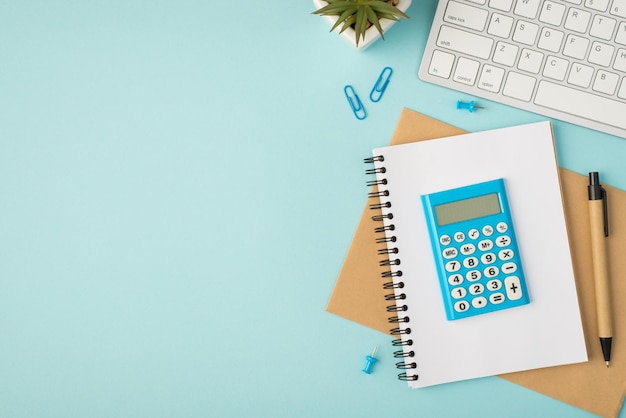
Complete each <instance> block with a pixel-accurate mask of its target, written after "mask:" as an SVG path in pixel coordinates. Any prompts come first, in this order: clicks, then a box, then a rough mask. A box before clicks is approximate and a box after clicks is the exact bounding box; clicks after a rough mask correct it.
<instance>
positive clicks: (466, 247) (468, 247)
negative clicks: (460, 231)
mask: <svg viewBox="0 0 626 418" xmlns="http://www.w3.org/2000/svg"><path fill="white" fill-rule="evenodd" d="M474 251H476V246H475V245H474V244H463V245H462V246H461V254H463V255H470V254H474Z"/></svg>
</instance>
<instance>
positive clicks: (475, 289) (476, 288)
mask: <svg viewBox="0 0 626 418" xmlns="http://www.w3.org/2000/svg"><path fill="white" fill-rule="evenodd" d="M484 291H485V286H483V285H482V284H480V283H474V284H473V285H471V286H470V287H469V292H470V293H471V294H472V295H480V294H481V293H483V292H484Z"/></svg>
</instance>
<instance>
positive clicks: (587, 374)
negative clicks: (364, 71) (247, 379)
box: [326, 109, 626, 417]
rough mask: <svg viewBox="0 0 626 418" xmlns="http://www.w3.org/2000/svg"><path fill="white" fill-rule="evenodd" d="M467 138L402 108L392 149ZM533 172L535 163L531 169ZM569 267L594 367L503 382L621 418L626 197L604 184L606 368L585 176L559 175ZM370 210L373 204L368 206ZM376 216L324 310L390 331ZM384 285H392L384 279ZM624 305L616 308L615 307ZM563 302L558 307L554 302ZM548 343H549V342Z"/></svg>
mask: <svg viewBox="0 0 626 418" xmlns="http://www.w3.org/2000/svg"><path fill="white" fill-rule="evenodd" d="M462 133H465V132H464V131H463V130H461V129H458V128H455V127H453V126H450V125H447V124H445V123H443V122H440V121H438V120H435V119H432V118H430V117H427V116H425V115H422V114H419V113H416V112H414V111H411V110H409V109H403V111H402V113H401V115H400V120H399V122H398V125H397V126H396V130H395V132H394V134H393V136H392V139H391V145H396V144H403V143H407V142H415V141H422V140H428V139H433V138H441V137H445V136H452V135H458V134H462ZM531 166H532V164H531ZM560 178H561V187H562V192H563V200H564V207H565V217H566V221H567V224H568V232H569V239H570V246H571V251H572V261H573V265H574V273H575V277H576V286H577V290H578V298H579V302H580V309H581V315H582V322H583V329H584V333H585V340H586V345H587V352H588V355H589V361H588V362H586V363H579V364H572V365H567V366H558V367H548V368H544V369H537V370H529V371H524V372H517V373H509V374H505V375H500V377H501V378H503V379H506V380H508V381H511V382H514V383H517V384H519V385H522V386H525V387H527V388H529V389H532V390H535V391H537V392H540V393H543V394H545V395H548V396H551V397H553V398H555V399H558V400H560V401H563V402H566V403H568V404H571V405H574V406H577V407H579V408H582V409H585V410H587V411H590V412H592V413H595V414H598V415H600V416H605V417H616V416H617V415H618V414H619V411H620V408H621V405H622V401H623V398H624V395H625V394H626V378H625V376H626V338H624V336H625V335H626V303H624V302H625V301H623V300H620V298H624V297H626V278H625V277H623V276H624V272H625V271H626V256H624V255H625V254H626V219H625V217H624V216H621V215H623V214H624V213H626V192H624V191H621V190H618V189H615V188H613V187H610V186H606V185H604V187H605V188H606V189H607V194H608V205H609V219H610V223H609V229H610V231H609V232H610V234H609V238H608V248H609V255H608V257H609V264H610V268H609V269H610V273H611V277H612V282H611V286H612V295H613V322H614V323H613V328H614V331H613V333H614V338H613V353H612V357H611V367H610V368H608V369H607V368H606V367H605V365H604V359H603V357H602V352H601V349H600V344H599V341H598V337H597V323H596V311H595V298H594V287H593V274H592V271H593V270H592V264H591V249H590V243H589V219H588V211H587V183H588V182H587V177H586V176H583V175H580V174H577V173H574V172H572V171H569V170H565V169H563V168H561V169H560ZM368 204H369V202H368ZM376 226H377V224H376V222H374V221H372V219H371V211H370V210H369V208H368V207H367V205H366V208H365V210H364V211H363V214H362V216H361V221H360V222H359V225H358V227H357V230H356V232H355V234H354V237H353V239H352V244H351V246H350V248H349V250H348V253H347V256H346V258H345V260H344V264H343V266H342V268H341V271H340V273H339V278H338V279H337V282H336V284H335V288H334V290H333V293H332V295H331V297H330V300H329V302H328V305H327V307H326V310H327V311H328V312H331V313H334V314H336V315H339V316H341V317H344V318H347V319H349V320H352V321H355V322H357V323H360V324H362V325H365V326H367V327H370V328H373V329H376V330H378V331H380V332H383V333H388V332H389V329H390V328H391V327H390V325H389V323H388V322H387V319H388V317H389V316H391V315H392V314H390V313H387V311H386V306H387V305H388V304H389V302H387V301H385V298H384V295H385V294H387V293H389V291H388V290H383V288H382V283H383V279H381V277H380V273H381V272H382V268H381V267H379V265H378V261H379V257H377V249H378V247H379V246H380V244H376V242H375V236H374V235H375V234H374V228H375V227H376ZM385 281H387V280H385ZM618 302H619V303H618ZM555 303H558V301H555ZM546 343H548V344H549V342H546Z"/></svg>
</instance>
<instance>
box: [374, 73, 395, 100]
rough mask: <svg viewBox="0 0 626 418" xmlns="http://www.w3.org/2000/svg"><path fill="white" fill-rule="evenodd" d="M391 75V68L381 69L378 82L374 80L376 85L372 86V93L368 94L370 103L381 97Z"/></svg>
mask: <svg viewBox="0 0 626 418" xmlns="http://www.w3.org/2000/svg"><path fill="white" fill-rule="evenodd" d="M392 73H393V70H392V69H391V67H385V68H383V70H382V71H381V73H380V75H379V76H378V80H376V83H375V84H374V87H372V91H371V92H370V100H371V101H373V102H377V101H379V100H380V99H381V98H382V97H383V93H384V92H385V90H386V89H387V85H388V84H389V80H391V74H392Z"/></svg>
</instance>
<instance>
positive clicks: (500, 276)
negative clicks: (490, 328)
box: [439, 222, 527, 314]
mask: <svg viewBox="0 0 626 418" xmlns="http://www.w3.org/2000/svg"><path fill="white" fill-rule="evenodd" d="M508 231H509V225H508V224H507V223H506V222H498V223H497V224H496V225H484V226H483V227H482V228H481V229H480V230H479V229H477V228H471V229H470V230H468V231H456V232H455V233H454V234H452V235H448V234H443V235H441V236H440V237H439V243H440V244H441V247H440V248H441V255H442V257H443V259H444V260H445V271H446V274H447V283H448V291H449V295H450V297H451V301H452V303H453V308H454V311H455V312H457V313H459V314H463V313H466V312H468V311H470V310H471V309H475V310H482V309H485V308H488V307H490V308H491V309H490V310H496V309H500V307H498V305H502V304H504V303H505V302H508V303H509V304H510V303H511V302H514V301H519V300H522V298H526V299H527V297H526V295H525V294H524V290H523V286H522V284H521V281H520V278H519V277H518V276H516V275H515V273H516V272H517V271H518V269H519V258H518V257H517V254H516V253H515V250H514V249H513V248H512V247H511V244H512V239H511V237H510V236H509V235H508V234H507V232H508ZM524 303H526V302H524ZM476 313H479V312H476Z"/></svg>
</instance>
